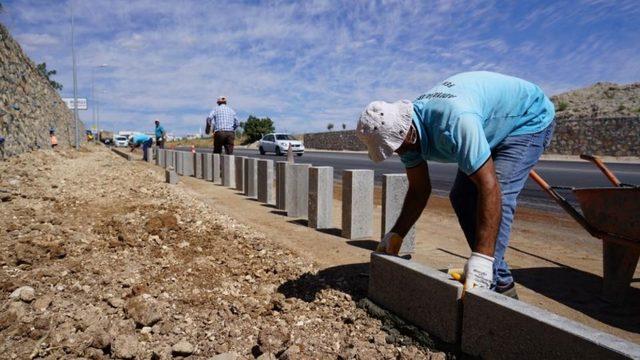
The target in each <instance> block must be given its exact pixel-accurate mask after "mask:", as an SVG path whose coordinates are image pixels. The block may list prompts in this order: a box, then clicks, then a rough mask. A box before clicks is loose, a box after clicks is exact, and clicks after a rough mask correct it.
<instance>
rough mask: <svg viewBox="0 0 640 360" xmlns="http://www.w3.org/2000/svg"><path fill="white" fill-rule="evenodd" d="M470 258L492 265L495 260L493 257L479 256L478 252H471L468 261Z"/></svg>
mask: <svg viewBox="0 0 640 360" xmlns="http://www.w3.org/2000/svg"><path fill="white" fill-rule="evenodd" d="M471 258H476V259H482V260H486V261H489V262H491V264H493V261H494V260H495V259H494V258H493V257H491V256H489V255H485V254H481V253H479V252H472V253H471V257H469V259H471Z"/></svg>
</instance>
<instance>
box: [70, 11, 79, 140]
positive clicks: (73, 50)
mask: <svg viewBox="0 0 640 360" xmlns="http://www.w3.org/2000/svg"><path fill="white" fill-rule="evenodd" d="M69 4H70V6H71V57H72V59H73V117H74V118H75V123H76V150H78V149H80V129H79V128H78V76H77V71H76V47H75V34H74V19H73V0H71V1H70V2H69Z"/></svg>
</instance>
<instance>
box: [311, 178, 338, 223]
mask: <svg viewBox="0 0 640 360" xmlns="http://www.w3.org/2000/svg"><path fill="white" fill-rule="evenodd" d="M308 219H309V224H308V225H309V227H312V228H315V229H329V228H332V227H333V168H332V167H331V166H317V167H311V168H309V208H308Z"/></svg>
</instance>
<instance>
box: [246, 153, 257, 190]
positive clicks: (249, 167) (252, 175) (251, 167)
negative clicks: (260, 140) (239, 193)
mask: <svg viewBox="0 0 640 360" xmlns="http://www.w3.org/2000/svg"><path fill="white" fill-rule="evenodd" d="M244 194H245V195H246V196H247V197H249V198H252V199H255V198H257V197H258V159H256V158H251V157H247V158H245V159H244Z"/></svg>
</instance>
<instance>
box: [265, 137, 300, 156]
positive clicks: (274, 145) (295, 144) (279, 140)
mask: <svg viewBox="0 0 640 360" xmlns="http://www.w3.org/2000/svg"><path fill="white" fill-rule="evenodd" d="M289 144H291V150H292V151H293V153H294V154H296V155H298V156H302V154H304V145H303V144H302V141H300V140H296V138H294V137H293V136H291V135H289V134H278V133H274V134H267V135H265V136H263V137H262V139H261V140H260V144H259V145H258V150H259V151H260V155H264V154H265V153H268V152H272V153H275V154H276V155H284V154H286V153H287V150H289Z"/></svg>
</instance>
